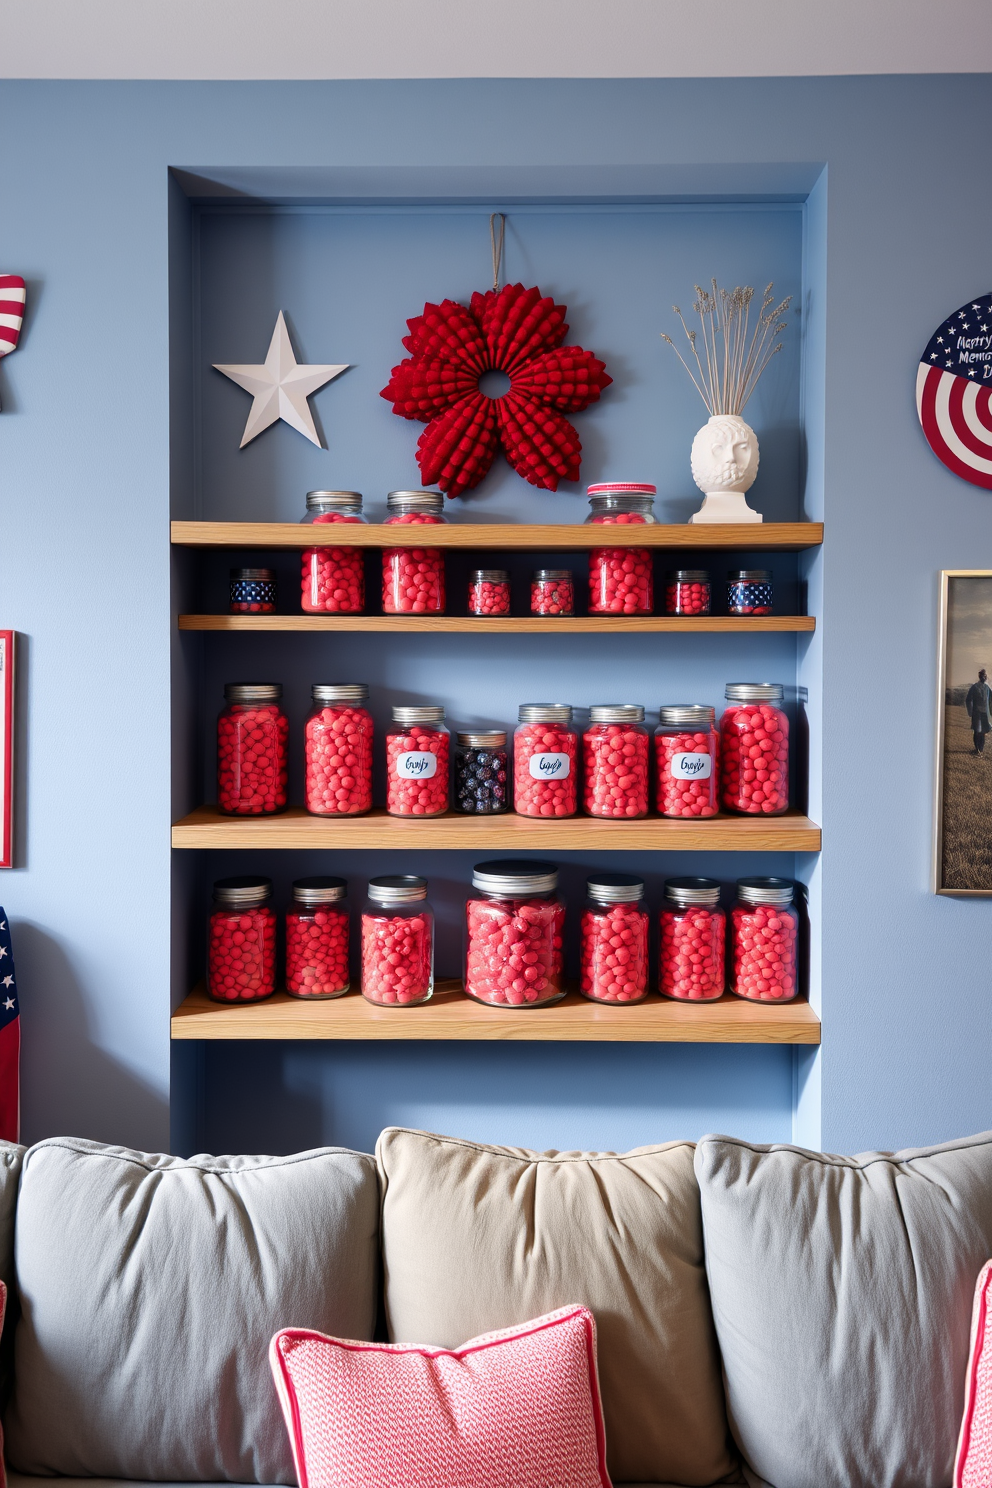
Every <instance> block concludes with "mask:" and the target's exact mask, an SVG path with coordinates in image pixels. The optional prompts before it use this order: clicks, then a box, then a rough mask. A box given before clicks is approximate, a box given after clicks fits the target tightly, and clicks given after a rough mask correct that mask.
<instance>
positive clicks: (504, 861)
mask: <svg viewBox="0 0 992 1488" xmlns="http://www.w3.org/2000/svg"><path fill="white" fill-rule="evenodd" d="M472 886H473V888H476V889H481V890H482V892H483V893H484V894H496V895H501V894H507V895H517V894H553V893H554V891H555V889H556V888H557V887H558V865H557V863H547V862H543V861H540V860H538V861H535V862H529V861H528V860H527V859H526V858H494V859H493V860H492V861H491V862H488V863H476V865H475V867H474V868H473V869H472Z"/></svg>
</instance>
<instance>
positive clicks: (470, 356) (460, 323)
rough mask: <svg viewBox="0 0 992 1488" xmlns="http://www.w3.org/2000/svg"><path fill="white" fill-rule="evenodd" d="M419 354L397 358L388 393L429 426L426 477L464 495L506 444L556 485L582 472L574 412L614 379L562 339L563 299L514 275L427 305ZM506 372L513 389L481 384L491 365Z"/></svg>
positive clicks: (510, 454)
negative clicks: (497, 392)
mask: <svg viewBox="0 0 992 1488" xmlns="http://www.w3.org/2000/svg"><path fill="white" fill-rule="evenodd" d="M407 325H408V326H409V327H410V334H409V336H404V338H403V345H404V346H405V347H406V349H407V351H409V352H410V353H411V355H410V356H409V357H408V358H407V359H406V360H405V361H403V362H401V363H400V365H399V366H398V367H394V368H393V374H392V377H391V378H390V379H389V385H388V387H384V388H383V390H382V392H381V394H380V397H383V398H387V399H388V400H389V401H390V402H391V403H392V405H393V412H394V413H398V414H401V415H402V416H403V418H408V419H419V420H420V421H421V423H424V424H426V425H427V428H426V429H425V430H424V432H423V434H421V436H420V438H419V440H418V441H417V463H418V464H419V466H420V474H421V479H422V480H423V483H424V485H425V486H433V485H437V486H440V487H441V490H442V491H444V492H446V494H447V495H448V496H451V497H454V496H460V495H461V494H462V492H463V491H469V490H471V489H472V487H473V486H477V485H478V484H479V482H480V481H481V480H482V479H483V477H484V476H485V475H486V474H487V473H488V471H489V467H490V466H491V465H492V463H493V460H494V459H495V456H496V450H497V448H498V446H499V445H502V446H503V451H504V453H505V455H506V458H507V459H508V460H509V462H510V464H511V465H512V466H513V468H514V470H515V471H516V472H517V474H518V475H522V476H523V478H524V480H526V481H530V483H531V485H532V486H543V487H544V489H545V490H548V491H556V490H557V489H558V482H559V481H560V480H569V481H574V480H578V478H579V464H580V461H581V455H582V445H581V444H580V443H579V437H578V435H577V434H576V432H575V430H574V429H573V428H572V425H571V424H570V423H569V422H568V420H567V419H566V418H564V417H563V415H564V414H566V413H581V411H582V409H583V408H588V407H589V404H590V403H595V402H596V400H597V398H598V397H599V395H600V393H601V392H602V391H603V389H604V388H605V387H609V385H610V383H611V382H612V381H613V379H612V377H607V375H606V369H605V363H603V362H601V361H600V360H599V358H598V357H594V356H593V355H592V352H589V351H583V350H582V347H581V346H563V345H562V342H563V341H564V339H565V337H566V335H567V334H568V326H567V325H566V323H565V306H564V305H556V304H555V303H554V301H553V300H551V299H548V298H546V297H544V296H542V294H541V291H540V290H539V289H524V287H523V285H522V284H507V285H504V287H503V288H502V289H501V290H499V291H496V290H489V291H487V293H486V294H474V295H473V296H472V302H471V305H470V306H469V307H468V308H467V309H466V307H465V306H464V305H459V304H458V303H457V302H456V301H455V300H444V301H442V303H441V304H440V305H425V306H424V313H423V315H417V316H415V317H414V319H413V320H408V321H407ZM490 371H496V372H505V373H506V374H507V376H508V377H509V379H510V387H509V391H508V392H506V393H504V394H503V396H502V397H500V398H490V397H487V395H486V394H485V393H483V392H481V391H480V388H479V378H480V377H481V376H482V374H483V373H484V372H490Z"/></svg>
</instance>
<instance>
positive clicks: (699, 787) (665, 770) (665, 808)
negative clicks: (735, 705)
mask: <svg viewBox="0 0 992 1488" xmlns="http://www.w3.org/2000/svg"><path fill="white" fill-rule="evenodd" d="M658 717H659V719H660V722H659V724H658V727H657V728H656V729H655V734H654V749H655V779H656V782H657V792H658V794H657V800H658V814H659V816H716V814H717V812H718V811H719V809H720V805H719V802H720V795H719V773H720V772H719V760H720V738H719V735H718V734H717V731H716V709H715V708H709V707H706V706H705V705H704V704H700V703H676V704H674V705H672V706H671V707H666V708H660V709H659V710H658Z"/></svg>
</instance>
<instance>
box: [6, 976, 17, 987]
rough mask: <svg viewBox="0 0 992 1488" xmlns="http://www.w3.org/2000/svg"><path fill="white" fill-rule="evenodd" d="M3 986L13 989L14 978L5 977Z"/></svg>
mask: <svg viewBox="0 0 992 1488" xmlns="http://www.w3.org/2000/svg"><path fill="white" fill-rule="evenodd" d="M3 984H4V986H5V987H12V986H13V985H14V978H13V977H12V976H5V977H4V979H3Z"/></svg>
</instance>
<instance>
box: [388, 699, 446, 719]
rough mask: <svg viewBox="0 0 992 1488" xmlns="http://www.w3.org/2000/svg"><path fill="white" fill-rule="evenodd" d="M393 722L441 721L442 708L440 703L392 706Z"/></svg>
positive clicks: (442, 716)
mask: <svg viewBox="0 0 992 1488" xmlns="http://www.w3.org/2000/svg"><path fill="white" fill-rule="evenodd" d="M393 722H394V723H443V722H444V709H443V708H442V706H441V705H440V703H410V704H409V705H407V704H402V705H399V706H397V707H394V708H393Z"/></svg>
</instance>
